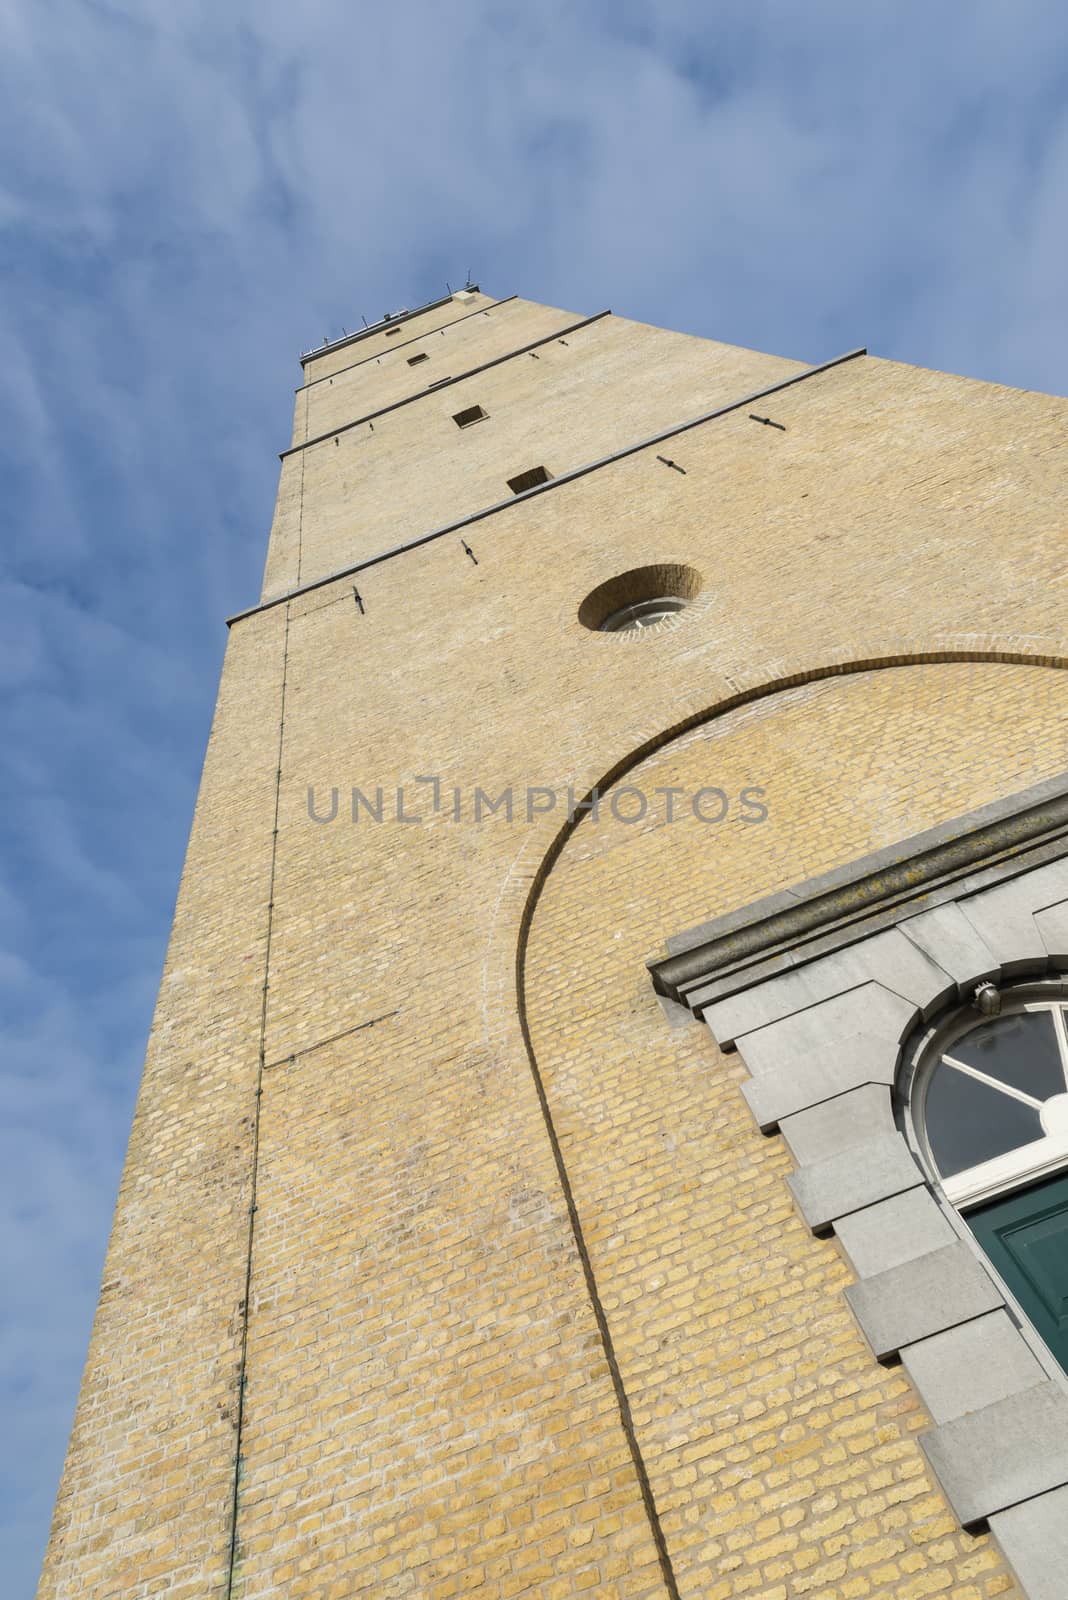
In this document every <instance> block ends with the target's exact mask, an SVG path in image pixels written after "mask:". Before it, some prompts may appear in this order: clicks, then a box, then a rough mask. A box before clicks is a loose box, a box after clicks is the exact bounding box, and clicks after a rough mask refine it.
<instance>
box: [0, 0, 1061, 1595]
mask: <svg viewBox="0 0 1068 1600" xmlns="http://www.w3.org/2000/svg"><path fill="white" fill-rule="evenodd" d="M1066 31H1068V29H1066V24H1065V21H1064V11H1063V5H1054V4H1052V3H1051V4H1040V3H1034V4H1031V3H1028V0H1017V4H1016V5H1015V6H1013V7H1011V8H1010V7H1008V6H1006V5H1005V4H1004V0H969V3H968V4H967V5H965V4H963V3H957V4H953V3H947V4H943V5H932V4H930V3H925V4H923V5H921V4H917V3H913V0H899V3H896V4H894V5H888V4H879V3H876V4H873V5H869V6H864V7H858V6H856V5H855V4H846V3H844V0H842V3H821V0H814V3H812V4H809V5H806V6H799V5H797V4H796V3H790V4H787V3H785V0H748V3H744V4H743V3H739V4H721V5H716V4H710V3H708V0H704V3H701V0H659V3H657V4H656V5H655V6H654V5H652V4H650V3H647V0H614V3H608V0H604V3H601V0H586V3H583V0H571V3H570V4H566V5H565V4H562V3H559V0H527V3H526V4H525V5H522V6H520V5H518V4H515V3H512V4H505V3H502V0H466V3H465V4H464V5H462V6H455V7H445V6H441V5H438V4H434V3H432V0H393V3H392V4H391V5H389V6H386V5H374V6H372V5H367V4H358V3H356V4H354V3H352V0H349V3H348V4H340V3H338V0H303V3H302V4H301V5H300V6H297V5H294V4H292V0H286V3H285V4H282V3H280V0H257V3H256V4H255V5H252V4H249V3H247V0H231V3H230V4H228V5H225V6H220V5H218V4H215V5H209V4H203V3H198V0H186V3H184V4H182V3H181V0H179V4H178V5H177V6H175V5H173V4H164V3H163V0H140V3H138V4H136V5H131V4H128V3H125V0H81V3H77V4H75V3H73V0H34V3H32V4H31V0H0V90H2V92H0V150H3V152H4V156H3V160H2V162H0V273H2V278H3V294H2V296H0V357H2V371H3V383H2V385H0V408H2V411H3V416H2V418H0V482H2V485H3V498H2V504H3V513H4V530H5V537H4V539H3V545H2V550H3V568H2V572H0V607H2V626H3V633H2V639H3V646H2V649H0V694H2V704H3V714H4V718H5V723H6V726H5V730H4V737H3V740H2V741H0V785H2V792H0V803H2V809H0V837H2V840H3V846H4V849H3V874H2V877H0V992H2V1002H3V1003H2V1005H0V1206H2V1209H0V1283H2V1285H3V1291H2V1298H0V1404H2V1408H3V1426H2V1427H0V1452H2V1457H0V1572H3V1573H4V1576H5V1583H4V1587H5V1592H6V1593H8V1594H10V1595H12V1596H13V1597H19V1596H24V1595H26V1596H28V1595H30V1594H32V1593H33V1589H34V1585H35V1583H36V1578H37V1573H38V1569H39V1563H40V1558H41V1553H42V1550H43V1546H44V1541H45V1538H46V1535H47V1528H48V1520H49V1516H50V1513H51V1506H52V1501H53V1498H54V1495H55V1491H56V1486H57V1483H58V1478H59V1472H60V1468H61V1465H62V1458H63V1453H64V1449H65V1446H66V1439H67V1434H68V1431H69V1428H70V1423H71V1419H72V1414H73V1407H74V1401H75V1396H76V1392H77V1385H78V1381H79V1377H80V1373H81V1367H82V1363H83V1360H84V1355H85V1349H86V1344H87V1341H88V1337H89V1330H90V1324H91V1319H92V1313H93V1308H94V1305H95V1300H96V1293H97V1288H98V1284H99V1277H100V1269H101V1264H102V1260H103V1251H104V1247H105V1244H106V1239H107V1231H108V1226H109V1222H110V1215H111V1209H112V1205H113V1202H114V1196H115V1190H116V1186H117V1183H118V1176H119V1168H120V1163H121V1160H122V1154H123V1150H124V1147H125V1142H126V1136H127V1132H128V1128H129V1120H130V1116H131V1112H132V1107H133V1100H134V1095H135V1092H136V1087H137V1081H138V1076H139V1072H140V1064H141V1057H142V1052H143V1049H144V1041H145V1035H146V1033H147V1029H148V1024H149V1020H150V1015H151V1008H152V1005H153V1002H154V999H155V991H156V986H157V983H158V979H159V972H160V968H161V965H162V960H163V954H164V943H165V939H166V936H167V931H168V927H169V921H170V915H171V909H172V906H173V901H174V895H175V890H176V887H177V881H178V874H179V871H180V868H181V862H182V856H183V852H184V847H185V840H186V835H187V832H188V827H189V821H190V816H191V812H192V806H193V800H194V794H195V788H196V783H197V779H198V774H199V768H200V762H201V757H202V753H203V748H204V744H205V740H206V737H207V731H208V725H209V719H210V716H211V711H212V706H213V702H214V696H215V686H216V680H217V675H218V670H219V665H220V660H221V656H222V650H223V647H224V645H225V636H226V630H225V627H224V624H223V619H224V617H225V615H226V614H227V613H228V612H232V611H234V610H237V609H239V608H240V607H242V606H244V605H246V604H248V603H250V602H251V601H253V600H254V598H255V596H256V593H257V591H258V587H259V579H260V573H261V570H262V563H263V556H264V551H265V546H266V538H267V531H268V527H269V523H270V517H271V510H272V506H273V500H274V493H275V488H276V484H277V470H278V464H277V461H276V459H275V452H276V451H277V450H279V449H280V448H283V447H284V446H285V444H286V443H287V442H288V429H289V421H290V409H291V391H292V388H293V386H294V384H296V383H297V382H298V381H299V377H300V371H299V367H298V365H297V356H298V354H299V352H300V350H301V349H304V348H307V347H309V346H311V345H313V344H317V343H318V342H320V341H321V340H322V339H323V338H324V337H325V336H327V335H330V336H336V335H337V334H339V333H340V330H341V327H342V325H345V326H347V327H349V328H351V327H353V326H354V325H358V323H359V319H360V315H361V313H363V314H364V315H366V316H367V318H368V320H374V319H376V318H377V317H379V316H380V315H381V314H382V313H383V312H384V311H385V310H387V309H395V308H396V307H398V306H400V305H411V304H416V303H418V302H420V301H423V300H426V299H430V298H432V297H436V296H437V295H439V294H442V293H444V292H445V282H446V279H448V280H450V281H451V282H452V284H453V285H454V286H456V285H457V284H458V283H459V282H461V281H462V280H463V278H464V276H465V274H466V272H467V271H468V269H470V271H471V273H472V275H473V276H474V277H475V278H476V279H477V280H479V281H480V283H481V284H482V286H483V288H485V289H487V290H488V291H489V292H491V293H495V294H499V295H506V294H511V293H519V294H521V295H524V296H527V297H529V298H531V299H536V300H543V301H547V302H551V303H554V304H557V305H560V306H563V307H565V308H567V309H569V310H572V311H575V312H578V313H590V312H593V311H596V310H599V309H601V308H603V307H605V306H611V307H612V308H613V309H614V310H615V311H617V312H620V313H622V314H624V315H627V316H630V317H636V318H639V319H641V320H644V321H648V322H654V323H661V324H663V325H665V326H669V327H675V328H681V329H684V330H687V331H689V332H694V333H702V334H707V335H709V336H711V337H714V338H718V339H723V340H726V341H729V342H732V343H737V344H744V345H750V346H755V347H757V348H760V349H765V350H773V351H776V352H778V353H781V354H783V355H788V356H793V357H797V358H800V359H810V360H813V361H817V360H820V359H823V358H825V357H828V356H831V355H833V354H835V353H837V352H839V351H842V350H845V349H847V348H850V347H852V346H854V345H858V344H866V345H867V346H868V347H869V348H870V349H871V350H872V351H873V352H875V353H876V354H879V355H885V356H892V357H895V358H898V359H902V360H906V361H913V362H916V363H919V364H921V365H924V366H934V367H942V368H947V369H949V370H952V371H959V372H965V373H968V374H971V375H973V376H977V377H983V378H990V379H996V380H998V381H1000V382H1003V383H1009V384H1016V385H1020V386H1022V387H1026V388H1037V389H1047V390H1053V391H1056V392H1060V393H1064V392H1065V390H1066V388H1068V331H1066V323H1065V315H1064V304H1065V278H1066V260H1068V248H1066V247H1068V93H1066V87H1068V52H1066V48H1065V46H1066V43H1068V40H1066ZM409 531H416V530H409Z"/></svg>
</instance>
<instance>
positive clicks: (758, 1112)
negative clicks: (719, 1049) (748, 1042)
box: [742, 1033, 899, 1133]
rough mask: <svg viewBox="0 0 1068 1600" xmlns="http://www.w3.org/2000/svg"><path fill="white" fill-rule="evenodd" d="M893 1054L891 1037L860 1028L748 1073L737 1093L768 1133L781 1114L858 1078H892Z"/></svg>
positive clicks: (841, 1090)
mask: <svg viewBox="0 0 1068 1600" xmlns="http://www.w3.org/2000/svg"><path fill="white" fill-rule="evenodd" d="M898 1054H899V1046H898V1042H897V1040H896V1039H885V1038H883V1039H880V1038H878V1037H877V1036H875V1035H872V1034H863V1033H856V1034H852V1035H847V1036H846V1037H845V1038H844V1039H841V1040H839V1041H838V1042H837V1043H836V1044H833V1045H827V1046H826V1047H825V1048H824V1049H823V1050H822V1051H820V1052H818V1053H815V1052H814V1053H812V1054H799V1055H798V1056H796V1057H795V1058H794V1059H793V1060H787V1061H786V1062H785V1063H784V1064H783V1065H782V1066H780V1067H776V1068H772V1069H771V1070H770V1071H767V1072H763V1073H761V1074H760V1076H759V1077H754V1078H752V1079H750V1081H749V1082H748V1083H744V1084H743V1085H742V1094H743V1095H744V1097H745V1101H746V1104H747V1105H748V1107H749V1109H750V1111H751V1112H752V1113H753V1116H754V1117H755V1119H756V1121H757V1123H758V1125H759V1126H760V1127H761V1128H762V1129H763V1130H764V1132H765V1133H769V1132H770V1131H771V1130H772V1129H774V1128H776V1127H778V1126H779V1124H780V1122H781V1121H782V1119H783V1118H784V1117H789V1116H793V1115H795V1114H796V1113H798V1112H801V1111H806V1110H808V1108H809V1107H810V1106H818V1105H821V1104H822V1103H823V1102H824V1101H825V1100H833V1099H834V1098H835V1097H836V1096H838V1095H842V1094H846V1093H848V1092H849V1090H851V1089H857V1088H860V1087H861V1086H862V1085H863V1084H866V1083H882V1084H892V1083H893V1081H894V1077H895V1074H896V1072H897V1058H898ZM746 1064H747V1065H748V1062H747V1063H746Z"/></svg>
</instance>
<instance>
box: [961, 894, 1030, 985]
mask: <svg viewBox="0 0 1068 1600" xmlns="http://www.w3.org/2000/svg"><path fill="white" fill-rule="evenodd" d="M1038 876H1039V874H1038V873H1030V874H1029V873H1025V874H1024V875H1023V876H1022V877H1020V878H1012V879H1010V881H1009V882H1008V883H1001V884H998V886H997V887H996V888H994V889H984V890H982V892H981V893H979V894H976V895H972V896H970V897H969V898H968V899H967V900H960V901H958V904H959V906H960V909H961V911H962V912H963V914H964V915H965V917H967V919H968V921H969V922H970V923H971V925H972V927H973V928H974V929H975V931H976V932H977V933H978V935H979V937H980V938H981V939H982V941H983V943H984V944H986V945H989V947H990V949H991V950H992V951H993V953H994V955H995V956H996V957H997V959H998V962H999V964H1000V966H1001V971H1002V976H1003V977H1012V976H1013V975H1014V974H1016V973H1025V972H1029V971H1035V970H1041V968H1042V967H1044V965H1045V962H1046V947H1045V945H1044V944H1043V942H1042V937H1041V935H1040V934H1039V931H1038V928H1037V927H1036V926H1035V918H1034V913H1035V911H1036V910H1037V909H1039V906H1038V905H1037V904H1036V894H1037V889H1038V886H1037V884H1035V882H1034V881H1033V880H1034V878H1036V877H1038ZM1038 899H1039V900H1040V899H1041V896H1038Z"/></svg>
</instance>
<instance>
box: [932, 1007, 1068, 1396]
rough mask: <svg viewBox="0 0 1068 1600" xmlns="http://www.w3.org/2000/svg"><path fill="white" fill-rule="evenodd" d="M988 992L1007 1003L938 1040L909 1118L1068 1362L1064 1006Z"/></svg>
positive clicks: (975, 1228) (1032, 1317)
mask: <svg viewBox="0 0 1068 1600" xmlns="http://www.w3.org/2000/svg"><path fill="white" fill-rule="evenodd" d="M1032 993H1033V991H1032ZM988 994H989V995H990V1002H989V1003H990V1004H991V1005H992V1006H1000V1008H1001V1009H1000V1014H999V1015H996V1016H990V1017H987V1018H985V1019H984V1018H980V1017H976V1016H975V1015H974V1013H973V1015H972V1017H971V1018H970V1019H968V1020H965V1021H962V1022H960V1023H959V1025H958V1026H957V1027H956V1028H954V1029H951V1030H950V1031H949V1032H948V1033H946V1034H945V1035H944V1036H943V1037H942V1038H941V1039H940V1040H939V1043H938V1046H937V1049H936V1054H935V1056H934V1059H933V1060H931V1061H929V1062H928V1064H927V1066H926V1068H925V1069H924V1071H923V1072H922V1073H921V1074H920V1076H919V1078H918V1079H917V1091H916V1096H915V1100H914V1105H913V1119H914V1122H915V1124H916V1126H917V1129H918V1131H919V1133H920V1137H921V1142H922V1143H923V1145H924V1147H925V1149H926V1153H927V1155H928V1158H929V1160H930V1163H931V1165H932V1166H933V1167H934V1169H935V1170H936V1172H937V1173H938V1175H939V1177H940V1179H941V1183H942V1188H943V1190H944V1192H945V1194H946V1197H947V1199H949V1200H950V1201H952V1203H953V1204H954V1205H955V1206H956V1208H957V1210H958V1211H959V1212H960V1213H961V1215H962V1216H963V1218H964V1220H965V1222H966V1223H967V1224H968V1226H969V1228H970V1229H971V1231H972V1233H973V1234H974V1235H975V1237H976V1239H977V1240H978V1241H979V1243H980V1245H981V1246H982V1247H983V1249H984V1251H985V1252H986V1254H987V1256H988V1257H989V1259H990V1262H991V1265H992V1266H993V1267H994V1268H995V1270H996V1271H997V1272H998V1273H999V1275H1000V1276H1001V1278H1002V1280H1003V1282H1004V1283H1005V1285H1006V1287H1007V1288H1008V1289H1009V1291H1010V1293H1011V1294H1012V1296H1013V1298H1014V1300H1015V1301H1016V1304H1017V1305H1018V1306H1019V1307H1020V1309H1021V1310H1022V1311H1023V1313H1024V1314H1025V1316H1026V1317H1027V1318H1028V1320H1029V1321H1030V1322H1031V1323H1032V1324H1033V1326H1034V1327H1035V1329H1036V1330H1037V1331H1038V1333H1040V1334H1041V1336H1042V1338H1043V1339H1044V1340H1045V1342H1046V1344H1047V1345H1048V1346H1049V1348H1050V1350H1051V1351H1052V1352H1053V1354H1054V1355H1055V1356H1056V1358H1057V1360H1058V1361H1059V1362H1060V1363H1061V1365H1062V1367H1064V1369H1065V1371H1068V1030H1066V1010H1068V1005H1066V1003H1065V1002H1063V1001H1061V1000H1060V999H1039V1000H1034V999H1032V1000H1019V999H1016V1000H1014V999H1013V997H1012V995H1011V994H1009V995H1005V996H1001V997H998V996H996V994H995V992H994V991H993V990H988Z"/></svg>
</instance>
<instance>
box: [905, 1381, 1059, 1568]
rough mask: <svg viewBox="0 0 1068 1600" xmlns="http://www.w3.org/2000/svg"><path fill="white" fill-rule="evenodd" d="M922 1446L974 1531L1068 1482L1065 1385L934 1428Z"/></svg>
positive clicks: (1045, 1386)
mask: <svg viewBox="0 0 1068 1600" xmlns="http://www.w3.org/2000/svg"><path fill="white" fill-rule="evenodd" d="M920 1444H921V1445H922V1446H923V1451H924V1454H925V1455H926V1457H927V1460H928V1462H929V1463H930V1466H931V1470H932V1471H933V1473H934V1475H935V1477H936V1478H937V1479H938V1481H939V1483H940V1484H941V1486H942V1490H943V1492H944V1494H945V1496H946V1499H947V1500H948V1501H949V1503H950V1505H951V1506H952V1507H953V1510H954V1512H955V1513H956V1516H957V1519H958V1520H959V1521H960V1522H961V1523H962V1524H963V1525H964V1527H965V1528H975V1527H977V1526H980V1525H981V1524H982V1523H983V1522H985V1521H986V1519H987V1518H988V1517H993V1516H994V1515H996V1513H997V1512H999V1511H1006V1510H1007V1509H1008V1508H1009V1507H1010V1506H1016V1505H1017V1504H1018V1503H1019V1501H1021V1500H1030V1499H1032V1497H1033V1496H1035V1495H1040V1494H1045V1493H1046V1491H1047V1490H1049V1489H1056V1488H1059V1487H1060V1486H1061V1485H1063V1484H1066V1483H1068V1394H1066V1393H1065V1392H1064V1390H1063V1389H1062V1388H1061V1386H1060V1384H1059V1383H1053V1382H1052V1381H1051V1382H1047V1383H1040V1384H1036V1385H1035V1387H1034V1388H1033V1389H1025V1390H1024V1392H1023V1393H1022V1394H1014V1395H1010V1396H1009V1397H1008V1398H1007V1399H1005V1400H997V1401H995V1402H994V1404H993V1405H989V1406H984V1408H983V1409H982V1411H971V1412H969V1413H968V1415H967V1416H965V1417H958V1418H957V1419H956V1421H955V1422H947V1423H945V1424H943V1426H942V1427H940V1428H934V1429H932V1430H931V1432H930V1433H926V1434H923V1435H922V1436H921V1438H920ZM1064 1592H1065V1589H1064V1587H1062V1589H1061V1594H1062V1596H1063V1594H1064Z"/></svg>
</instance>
